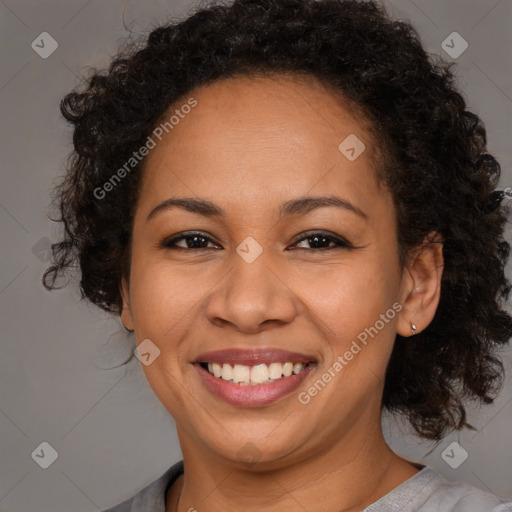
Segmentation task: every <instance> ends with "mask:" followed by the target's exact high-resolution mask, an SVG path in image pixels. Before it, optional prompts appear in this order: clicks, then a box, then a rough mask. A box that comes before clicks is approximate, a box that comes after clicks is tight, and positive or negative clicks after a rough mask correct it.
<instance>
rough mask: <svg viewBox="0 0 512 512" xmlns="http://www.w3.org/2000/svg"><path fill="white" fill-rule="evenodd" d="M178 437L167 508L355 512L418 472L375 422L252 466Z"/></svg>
mask: <svg viewBox="0 0 512 512" xmlns="http://www.w3.org/2000/svg"><path fill="white" fill-rule="evenodd" d="M178 435H179V438H180V445H181V448H182V453H183V460H184V464H185V474H184V475H183V476H182V477H180V479H179V481H177V482H176V483H175V485H173V488H172V489H171V490H170V491H169V494H168V499H167V508H166V512H186V511H189V510H208V511H209V512H221V511H225V510H258V511H261V512H270V511H275V510H277V509H279V510H280V511H281V512H295V511H296V510H297V508H303V509H304V510H311V511H314V510H322V511H323V512H331V511H332V512H340V511H343V512H356V511H357V512H359V511H361V509H362V508H365V507H367V506H369V505H370V504H372V503H374V502H375V501H377V500H378V499H379V498H381V497H382V496H384V495H385V494H387V493H389V492H390V491H391V490H393V489H394V488H395V487H397V486H398V485H400V484H401V483H403V482H404V481H406V480H408V479H409V478H411V477H412V476H414V475H415V474H416V473H418V471H419V469H418V467H417V466H414V465H412V464H411V463H409V462H408V461H406V460H405V459H402V458H401V457H399V456H397V455H396V454H395V453H393V452H392V451H391V449H390V448H389V447H388V445H387V444H386V442H385V440H384V437H383V435H382V431H381V429H380V424H379V425H378V429H377V431H376V432H372V433H369V432H368V430H367V429H366V433H365V434H363V435H362V434H361V431H359V432H358V431H357V429H355V430H354V432H353V435H350V436H344V437H342V438H341V439H339V440H338V441H337V442H336V443H335V444H334V445H332V444H329V445H328V448H324V449H323V450H318V449H316V450H312V452H311V453H310V454H309V455H306V456H303V457H301V458H300V459H298V458H295V459H294V461H293V462H290V461H287V462H284V458H281V459H279V461H278V462H276V461H273V462H265V463H259V464H256V465H255V466H253V467H251V468H248V467H247V466H244V464H243V463H236V462H233V461H232V460H228V459H226V458H224V457H221V456H219V455H218V454H217V453H213V452H209V451H208V449H207V448H206V447H205V446H199V447H198V446H197V444H196V443H195V442H194V440H193V439H191V438H190V437H189V436H187V435H186V434H185V433H184V432H183V431H181V430H180V429H179V428H178ZM326 445H327V443H326ZM178 501H179V509H178Z"/></svg>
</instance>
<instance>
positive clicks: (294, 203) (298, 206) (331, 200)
mask: <svg viewBox="0 0 512 512" xmlns="http://www.w3.org/2000/svg"><path fill="white" fill-rule="evenodd" d="M327 206H334V207H336V208H341V209H344V210H347V211H350V212H352V213H355V214H356V215H358V216H359V217H362V218H363V219H368V215H366V213H364V212H363V211H362V210H361V209H360V208H358V207H357V206H355V205H353V204H352V203H350V202H348V201H347V200H345V199H342V198H341V197H338V196H323V197H300V198H298V199H291V200H290V201H286V202H285V203H283V204H282V205H281V207H280V208H279V217H280V218H282V217H285V216H289V215H304V214H306V213H309V212H311V211H313V210H316V209H318V208H324V207H327ZM171 208H182V209H184V210H186V211H188V212H191V213H196V214H199V215H203V216H205V217H216V218H222V217H225V212H224V210H223V209H222V208H220V207H219V206H217V205H216V204H214V203H212V202H210V201H207V200H205V199H194V198H192V197H179V198H178V197H176V198H169V199H166V200H165V201H163V202H162V203H160V204H159V205H157V206H156V207H155V208H153V210H151V212H150V213H149V215H148V216H147V219H146V220H147V221H148V220H150V219H152V218H153V217H155V216H156V215H157V214H159V213H161V212H163V211H166V210H169V209H171Z"/></svg>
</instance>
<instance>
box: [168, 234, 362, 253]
mask: <svg viewBox="0 0 512 512" xmlns="http://www.w3.org/2000/svg"><path fill="white" fill-rule="evenodd" d="M301 235H303V236H302V238H299V239H296V241H295V242H294V244H298V243H300V242H302V241H304V240H308V239H312V238H315V237H318V238H325V239H327V240H329V241H331V242H334V244H336V245H335V246H334V247H321V248H312V249H305V248H303V247H300V248H298V249H294V250H306V251H320V252H322V251H331V250H333V249H355V247H354V246H353V245H352V244H351V243H350V242H348V241H347V240H345V239H344V238H342V237H340V236H334V235H331V234H329V233H328V232H325V231H307V232H305V233H301ZM304 235H305V236H304ZM194 237H201V238H204V239H205V240H209V241H211V242H213V243H215V242H214V241H213V240H212V239H211V238H210V237H208V236H205V235H204V233H202V232H200V231H198V232H195V231H194V232H192V231H189V232H184V233H179V234H178V235H177V236H173V237H171V238H165V239H164V240H162V242H161V244H160V246H161V247H162V248H164V249H182V250H185V251H200V250H211V249H212V247H199V248H195V249H194V248H191V247H179V246H176V242H178V241H180V240H186V239H189V238H194Z"/></svg>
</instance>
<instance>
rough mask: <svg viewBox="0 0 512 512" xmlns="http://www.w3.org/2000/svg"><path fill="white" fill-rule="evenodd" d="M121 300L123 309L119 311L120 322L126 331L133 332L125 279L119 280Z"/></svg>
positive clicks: (128, 294)
mask: <svg viewBox="0 0 512 512" xmlns="http://www.w3.org/2000/svg"><path fill="white" fill-rule="evenodd" d="M120 291H121V298H122V299H123V309H122V311H121V322H122V323H123V325H124V326H125V328H126V329H127V330H128V331H133V317H132V309H131V306H130V289H129V286H128V281H127V279H126V278H125V277H123V278H122V280H121V290H120Z"/></svg>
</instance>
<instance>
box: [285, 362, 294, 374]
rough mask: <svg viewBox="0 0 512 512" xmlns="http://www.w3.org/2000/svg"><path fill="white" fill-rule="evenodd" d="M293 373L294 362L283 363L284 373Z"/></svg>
mask: <svg viewBox="0 0 512 512" xmlns="http://www.w3.org/2000/svg"><path fill="white" fill-rule="evenodd" d="M292 373H293V363H284V364H283V375H284V376H285V377H289V376H290V375H291V374H292Z"/></svg>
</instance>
